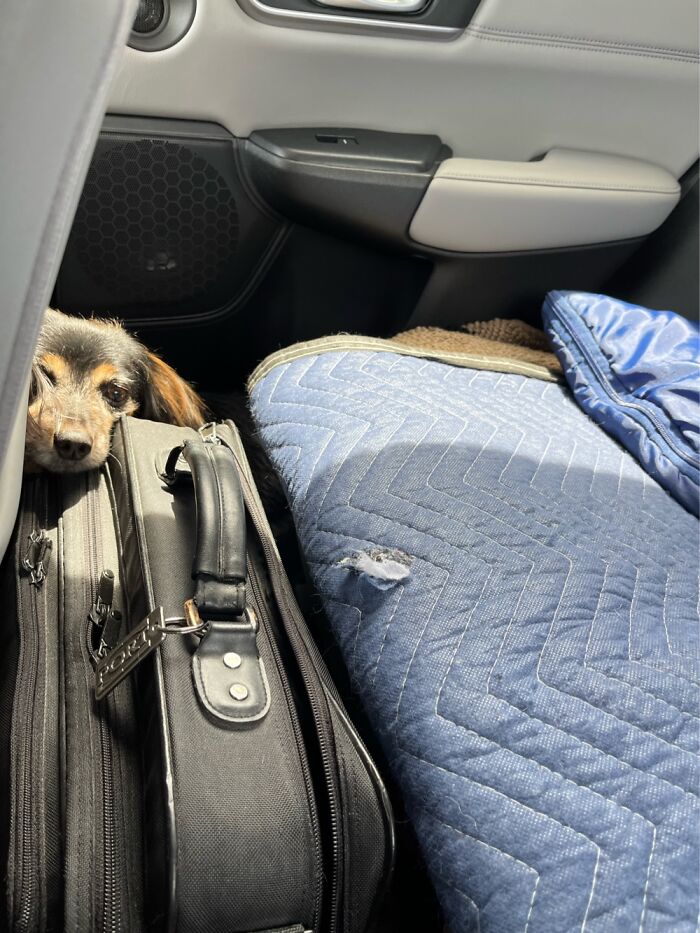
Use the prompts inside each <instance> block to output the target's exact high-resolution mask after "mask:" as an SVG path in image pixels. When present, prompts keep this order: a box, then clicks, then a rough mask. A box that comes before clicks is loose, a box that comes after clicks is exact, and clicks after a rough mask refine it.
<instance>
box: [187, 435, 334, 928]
mask: <svg viewBox="0 0 700 933" xmlns="http://www.w3.org/2000/svg"><path fill="white" fill-rule="evenodd" d="M207 428H208V429H209V430H210V431H212V432H213V433H212V434H209V435H206V434H202V437H203V439H204V440H205V441H207V442H208V443H218V444H221V443H225V444H226V446H227V447H228V448H229V450H231V452H232V453H233V455H234V457H235V459H236V462H237V464H238V466H239V470H238V474H239V477H240V480H241V484H242V485H243V488H244V490H245V492H246V493H247V495H246V496H245V499H246V506H247V508H248V512H249V514H250V517H251V518H252V520H253V524H254V526H255V529H256V531H257V534H258V540H259V542H260V546H261V548H262V550H263V553H264V555H265V562H266V564H267V567H268V570H269V571H270V576H271V578H272V583H273V590H274V592H275V595H276V597H277V599H278V601H279V603H280V608H281V610H282V611H281V613H280V616H281V619H282V621H283V623H284V621H285V618H286V615H287V614H288V615H289V617H291V619H292V620H293V622H294V626H295V627H296V629H297V630H299V629H303V627H304V626H305V625H306V622H305V621H304V619H303V618H302V616H301V611H300V610H299V608H298V606H297V605H296V600H294V599H289V598H288V596H287V586H288V583H287V580H286V573H285V570H284V567H283V566H282V563H281V559H280V557H279V554H278V552H277V548H276V547H275V546H274V545H271V544H270V539H269V534H268V533H267V516H266V515H265V513H264V511H263V510H262V508H261V507H260V505H259V503H258V500H257V496H256V495H255V494H254V492H253V490H252V489H251V484H250V480H249V477H248V475H247V472H246V471H245V469H243V468H241V464H240V461H239V457H238V455H237V453H236V450H235V449H234V448H233V447H232V446H231V445H230V444H229V443H228V442H227V441H226V440H225V439H222V438H221V436H220V435H218V434H217V432H216V425H208V426H205V428H203V429H202V431H204V430H206V429H207ZM275 584H276V585H275ZM285 629H286V631H287V634H288V637H289V641H290V644H291V645H292V648H293V650H294V654H295V658H296V662H297V665H298V667H299V671H300V673H301V677H302V680H303V682H304V686H305V688H306V694H307V697H308V700H309V706H310V708H311V713H312V716H313V719H314V723H315V726H316V735H317V738H318V744H319V752H320V758H321V765H322V769H323V774H324V778H325V782H326V788H327V794H328V816H329V837H330V843H331V865H332V872H331V878H330V885H329V891H330V897H329V900H330V905H329V917H328V924H327V929H328V931H329V933H334V931H336V930H338V929H339V919H340V907H341V903H340V901H341V878H342V877H343V861H344V860H343V848H342V844H341V843H342V838H341V834H342V824H341V821H340V803H339V799H340V789H339V776H338V772H337V768H336V759H335V753H334V749H333V739H332V724H331V721H330V711H329V708H328V701H327V699H326V697H325V695H323V688H321V690H320V691H319V690H318V689H317V686H316V684H317V683H318V681H319V678H318V675H317V674H316V671H315V669H314V667H313V665H312V664H311V661H310V659H309V658H308V657H307V656H306V653H305V651H303V650H299V649H298V646H297V645H296V644H295V638H294V634H295V633H294V632H292V631H291V630H290V627H289V626H286V625H285ZM270 640H271V641H274V639H270ZM304 647H305V648H306V647H307V646H306V644H304Z"/></svg>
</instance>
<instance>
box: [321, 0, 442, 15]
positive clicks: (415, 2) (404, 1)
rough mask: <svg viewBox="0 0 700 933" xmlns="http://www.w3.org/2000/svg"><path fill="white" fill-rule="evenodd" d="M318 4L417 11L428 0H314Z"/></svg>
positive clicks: (370, 10)
mask: <svg viewBox="0 0 700 933" xmlns="http://www.w3.org/2000/svg"><path fill="white" fill-rule="evenodd" d="M316 3H318V4H319V5H320V6H331V7H336V8H338V9H341V10H366V11H367V12H371V13H398V14H405V13H417V12H418V11H419V10H422V9H423V8H424V7H425V6H427V5H428V0H316Z"/></svg>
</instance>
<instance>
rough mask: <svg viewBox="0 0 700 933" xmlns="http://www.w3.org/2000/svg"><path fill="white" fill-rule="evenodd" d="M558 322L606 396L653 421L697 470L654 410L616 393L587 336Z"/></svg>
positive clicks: (680, 454) (693, 462)
mask: <svg viewBox="0 0 700 933" xmlns="http://www.w3.org/2000/svg"><path fill="white" fill-rule="evenodd" d="M557 320H558V321H559V322H560V323H561V324H562V325H563V326H564V328H565V330H566V332H567V333H568V335H569V337H571V339H572V340H573V341H574V342H575V343H576V346H577V347H578V349H579V350H580V351H581V353H582V354H583V356H584V358H585V360H586V362H587V363H588V365H589V366H590V367H591V369H592V370H593V371H594V372H595V374H596V375H597V377H598V379H599V380H600V384H601V386H602V388H603V390H604V391H605V393H606V395H607V396H608V397H609V398H611V399H612V400H613V401H614V402H617V403H618V404H620V405H622V406H623V407H625V408H633V409H635V410H636V411H638V412H640V413H641V414H642V415H644V416H645V417H647V418H648V419H649V420H650V421H651V423H652V424H653V425H654V427H655V428H656V429H657V431H658V432H659V434H660V435H661V436H662V437H663V439H664V440H665V441H666V443H667V444H668V446H669V447H670V448H671V450H673V452H674V453H675V454H676V455H677V456H678V457H680V458H681V460H684V461H685V462H686V463H687V464H689V466H692V467H695V468H697V463H696V462H695V460H694V458H693V457H692V456H690V455H689V454H687V453H686V452H685V451H684V450H683V449H682V448H680V447H679V446H678V444H677V442H676V440H675V439H674V438H673V437H672V436H671V435H670V434H669V433H668V429H667V428H666V426H665V425H664V424H663V423H662V422H661V421H659V419H658V417H657V416H656V414H655V412H654V411H653V410H652V409H649V408H647V406H646V405H642V403H641V402H634V401H631V400H630V399H629V398H626V397H625V398H623V397H622V396H621V395H620V394H619V393H618V392H616V391H615V389H614V388H613V387H612V385H611V384H610V381H609V379H608V378H607V376H606V375H605V373H603V372H602V371H601V369H600V367H599V365H598V362H597V360H596V359H595V358H594V357H593V356H592V354H591V353H590V352H589V350H588V347H587V346H585V343H586V337H587V334H585V335H584V339H583V340H579V339H578V335H577V334H575V333H574V331H573V330H572V328H571V326H570V324H569V322H568V321H567V320H566V319H565V318H564V317H561V316H559V315H558V316H557ZM590 339H591V340H592V339H593V337H590Z"/></svg>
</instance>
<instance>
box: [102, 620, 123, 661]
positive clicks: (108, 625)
mask: <svg viewBox="0 0 700 933" xmlns="http://www.w3.org/2000/svg"><path fill="white" fill-rule="evenodd" d="M121 627H122V614H121V612H118V611H117V610H116V609H111V610H110V612H109V615H108V616H107V618H106V619H105V623H104V625H103V626H102V636H101V638H100V645H99V647H98V649H97V657H98V658H103V657H104V656H105V655H106V654H107V653H108V652H109V651H111V650H112V648H114V646H115V645H116V644H117V642H118V641H119V632H120V631H121Z"/></svg>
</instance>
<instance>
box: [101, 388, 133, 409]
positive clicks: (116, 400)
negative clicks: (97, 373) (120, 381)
mask: <svg viewBox="0 0 700 933" xmlns="http://www.w3.org/2000/svg"><path fill="white" fill-rule="evenodd" d="M101 389H102V394H103V395H104V397H105V398H106V399H107V401H108V402H109V404H110V405H111V406H112V407H113V408H121V407H122V405H123V404H124V402H125V401H126V400H127V399H128V397H129V393H128V392H127V390H126V389H125V388H124V386H120V385H117V383H116V382H105V384H104V385H103V386H101Z"/></svg>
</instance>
